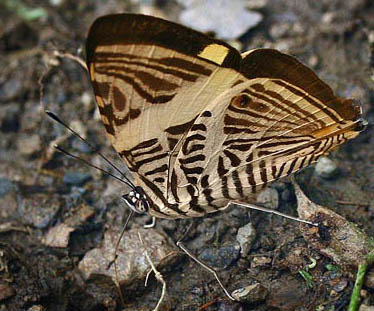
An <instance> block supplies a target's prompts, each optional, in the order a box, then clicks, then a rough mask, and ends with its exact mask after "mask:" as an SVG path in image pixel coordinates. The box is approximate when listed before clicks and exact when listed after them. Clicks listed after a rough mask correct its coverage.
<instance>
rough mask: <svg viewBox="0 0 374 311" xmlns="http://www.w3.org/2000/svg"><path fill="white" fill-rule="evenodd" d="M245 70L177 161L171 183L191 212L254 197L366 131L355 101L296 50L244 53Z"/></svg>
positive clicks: (191, 135) (208, 110) (201, 122)
mask: <svg viewBox="0 0 374 311" xmlns="http://www.w3.org/2000/svg"><path fill="white" fill-rule="evenodd" d="M266 68H270V69H266ZM242 70H243V73H242V74H243V76H245V77H246V78H249V80H248V79H243V81H242V82H240V83H238V82H237V83H236V85H233V87H232V88H231V89H229V90H227V91H226V92H225V93H224V94H222V95H220V96H219V97H217V98H216V99H215V100H214V101H213V102H212V103H211V104H210V105H209V106H208V107H206V108H205V112H203V113H202V114H201V115H200V116H199V117H198V118H197V119H196V121H195V123H194V125H193V126H192V128H191V130H190V131H189V133H188V134H187V137H186V139H185V141H184V144H183V146H182V148H181V150H180V151H179V154H178V157H177V161H176V162H175V166H174V169H173V174H172V176H175V180H176V181H177V182H176V183H174V184H172V185H171V186H172V188H174V189H173V192H174V193H176V194H179V193H182V194H183V195H182V196H181V195H179V197H178V199H179V200H180V202H189V205H190V212H189V213H190V214H191V215H198V214H202V213H204V212H212V211H215V210H217V209H220V208H222V207H224V206H225V204H226V203H227V202H229V201H231V200H238V199H239V200H243V199H245V200H246V199H253V197H254V196H255V193H256V192H257V191H258V190H260V189H262V188H263V187H264V186H265V185H266V184H268V183H269V182H271V181H273V180H276V179H278V178H281V177H283V176H286V175H288V174H290V173H293V172H296V171H297V170H299V169H301V168H303V167H305V166H307V165H309V164H310V163H312V162H314V161H316V160H317V159H318V157H320V156H321V155H322V154H325V153H328V152H329V151H331V150H332V149H334V148H335V147H337V146H338V145H340V144H342V143H343V142H345V141H346V140H347V139H350V138H353V137H355V136H357V135H358V133H359V131H360V130H362V129H363V122H362V120H361V112H360V109H359V108H358V107H356V106H355V105H354V104H353V101H352V100H346V99H342V98H338V97H336V96H335V95H334V94H333V92H332V90H331V89H330V88H329V87H328V86H327V85H326V84H325V83H324V82H322V81H321V80H320V79H319V78H318V77H317V76H316V75H315V74H314V73H313V72H312V71H311V70H310V69H308V68H307V67H305V66H304V65H302V64H301V63H300V62H298V61H297V60H296V59H294V58H293V57H291V56H288V55H284V54H282V53H280V52H277V51H274V50H255V51H253V52H251V53H249V54H247V55H244V59H243V66H242ZM173 185H174V186H173ZM180 189H182V190H183V189H189V191H187V192H188V193H186V191H182V190H180Z"/></svg>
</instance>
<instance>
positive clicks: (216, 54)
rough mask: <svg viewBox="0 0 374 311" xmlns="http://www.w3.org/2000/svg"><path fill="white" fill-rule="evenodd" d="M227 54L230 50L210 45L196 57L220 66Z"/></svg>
mask: <svg viewBox="0 0 374 311" xmlns="http://www.w3.org/2000/svg"><path fill="white" fill-rule="evenodd" d="M229 52H230V50H229V49H228V48H227V47H225V46H224V45H220V44H217V43H212V44H209V45H207V46H206V47H205V48H204V50H202V51H201V52H200V53H199V55H198V56H199V57H202V58H205V59H207V60H210V61H212V62H214V63H216V64H217V65H221V64H222V63H223V62H224V60H225V58H226V56H227V54H228V53H229Z"/></svg>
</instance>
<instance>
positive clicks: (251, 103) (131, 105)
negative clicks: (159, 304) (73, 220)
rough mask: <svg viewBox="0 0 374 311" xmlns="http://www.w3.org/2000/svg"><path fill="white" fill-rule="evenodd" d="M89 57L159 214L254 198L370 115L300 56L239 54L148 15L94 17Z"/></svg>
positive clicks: (124, 151)
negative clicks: (334, 89) (363, 113)
mask: <svg viewBox="0 0 374 311" xmlns="http://www.w3.org/2000/svg"><path fill="white" fill-rule="evenodd" d="M87 64H88V68H89V72H90V76H91V80H92V84H93V88H94V92H95V96H96V101H97V103H98V107H99V110H100V113H101V116H102V121H103V123H104V126H105V128H106V131H107V134H108V136H109V138H110V140H111V142H112V145H113V147H114V148H115V149H116V151H117V152H118V153H119V155H120V156H121V157H122V159H123V160H124V162H125V163H126V165H127V166H128V167H129V169H130V171H132V172H133V175H134V177H135V180H134V183H135V185H136V186H138V187H140V188H141V189H142V190H143V191H144V195H145V196H146V199H147V202H148V203H149V212H150V213H151V214H152V215H154V216H157V217H163V218H188V217H199V216H203V215H205V214H206V213H210V212H215V211H218V210H221V209H223V208H225V207H226V206H227V205H228V204H229V203H230V202H232V201H235V200H240V201H247V200H250V201H252V200H253V199H254V198H255V196H256V193H257V192H258V191H259V190H261V189H263V188H264V187H265V186H266V185H267V184H268V183H270V182H272V181H274V180H276V179H279V178H281V177H283V176H286V175H289V174H291V173H293V172H296V171H297V170H299V169H301V168H303V167H305V166H307V165H309V164H310V163H312V162H315V161H316V160H317V159H318V158H319V157H320V156H321V155H323V154H326V153H328V152H329V151H330V150H332V149H334V148H335V147H336V146H338V145H340V144H342V143H344V142H345V141H346V140H348V139H350V138H353V137H355V136H357V135H358V133H359V131H361V130H362V129H363V127H364V125H365V122H364V121H363V120H362V119H361V112H360V109H359V108H357V107H356V106H355V105H354V103H353V101H352V100H349V99H342V98H339V97H337V96H335V95H334V94H333V92H332V90H331V89H330V88H329V87H328V86H327V85H326V84H325V83H324V82H322V81H321V80H320V79H319V78H318V77H317V76H316V75H315V74H314V73H313V72H312V71H311V70H310V69H308V68H307V67H305V66H304V65H302V64H301V63H300V62H298V61H297V60H296V59H295V58H293V57H291V56H288V55H285V54H282V53H280V52H278V51H275V50H271V49H258V50H253V51H249V52H247V53H243V54H240V53H239V52H238V51H236V50H235V49H233V48H232V47H230V46H229V45H227V44H226V43H223V42H221V41H218V40H214V39H211V38H209V37H207V36H205V35H203V34H201V33H198V32H196V31H193V30H191V29H188V28H185V27H183V26H180V25H177V24H174V23H171V22H167V21H164V20H161V19H158V18H154V17H150V16H144V15H134V14H121V15H111V16H106V17H102V18H99V19H98V20H97V21H96V22H95V23H94V24H93V26H92V27H91V30H90V33H89V36H88V39H87ZM142 195H143V193H142Z"/></svg>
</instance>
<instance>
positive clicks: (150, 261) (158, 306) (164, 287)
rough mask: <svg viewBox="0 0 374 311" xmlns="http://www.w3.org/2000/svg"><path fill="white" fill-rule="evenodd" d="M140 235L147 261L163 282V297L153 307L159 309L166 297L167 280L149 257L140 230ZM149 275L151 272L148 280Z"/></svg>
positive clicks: (156, 310) (158, 279) (154, 310)
mask: <svg viewBox="0 0 374 311" xmlns="http://www.w3.org/2000/svg"><path fill="white" fill-rule="evenodd" d="M138 236H139V240H140V242H141V243H142V245H143V247H144V251H145V257H146V258H147V261H148V263H149V264H150V266H151V268H152V271H153V272H154V273H155V277H156V279H157V281H159V282H160V283H161V284H162V292H161V297H160V299H159V300H158V303H157V305H156V308H154V309H153V311H158V310H159V308H160V305H161V303H162V301H163V300H164V298H165V295H166V282H165V280H164V278H163V277H162V274H161V273H160V272H159V271H158V270H157V269H156V267H155V265H154V264H153V262H152V260H151V258H150V257H149V254H148V251H147V249H146V247H145V245H144V242H143V239H142V236H141V234H140V232H138ZM148 276H149V273H148V274H147V278H146V280H148Z"/></svg>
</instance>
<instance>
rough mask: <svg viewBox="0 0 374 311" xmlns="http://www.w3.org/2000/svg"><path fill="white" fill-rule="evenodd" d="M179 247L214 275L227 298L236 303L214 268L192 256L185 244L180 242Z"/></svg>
mask: <svg viewBox="0 0 374 311" xmlns="http://www.w3.org/2000/svg"><path fill="white" fill-rule="evenodd" d="M176 244H177V246H178V247H179V248H180V249H181V250H182V251H184V252H185V253H186V254H187V255H188V256H189V257H190V258H192V259H193V260H195V261H196V262H197V263H198V264H200V265H201V266H202V267H203V268H204V269H206V270H208V271H209V272H210V273H212V274H213V275H214V277H215V278H216V280H217V282H218V284H219V285H220V286H221V288H222V289H223V291H224V292H225V294H226V296H227V297H229V298H230V299H231V300H232V301H236V299H235V298H234V297H232V296H231V295H230V294H229V292H228V291H227V289H226V287H225V286H223V284H222V282H221V280H220V278H219V277H218V274H217V272H216V270H214V269H213V268H212V267H209V266H208V265H207V264H206V263H204V262H202V261H201V260H200V259H198V258H197V257H196V256H195V255H194V254H192V253H191V252H190V251H189V250H188V249H187V248H186V247H185V246H184V244H183V243H182V242H181V241H178V242H177V243H176Z"/></svg>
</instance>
